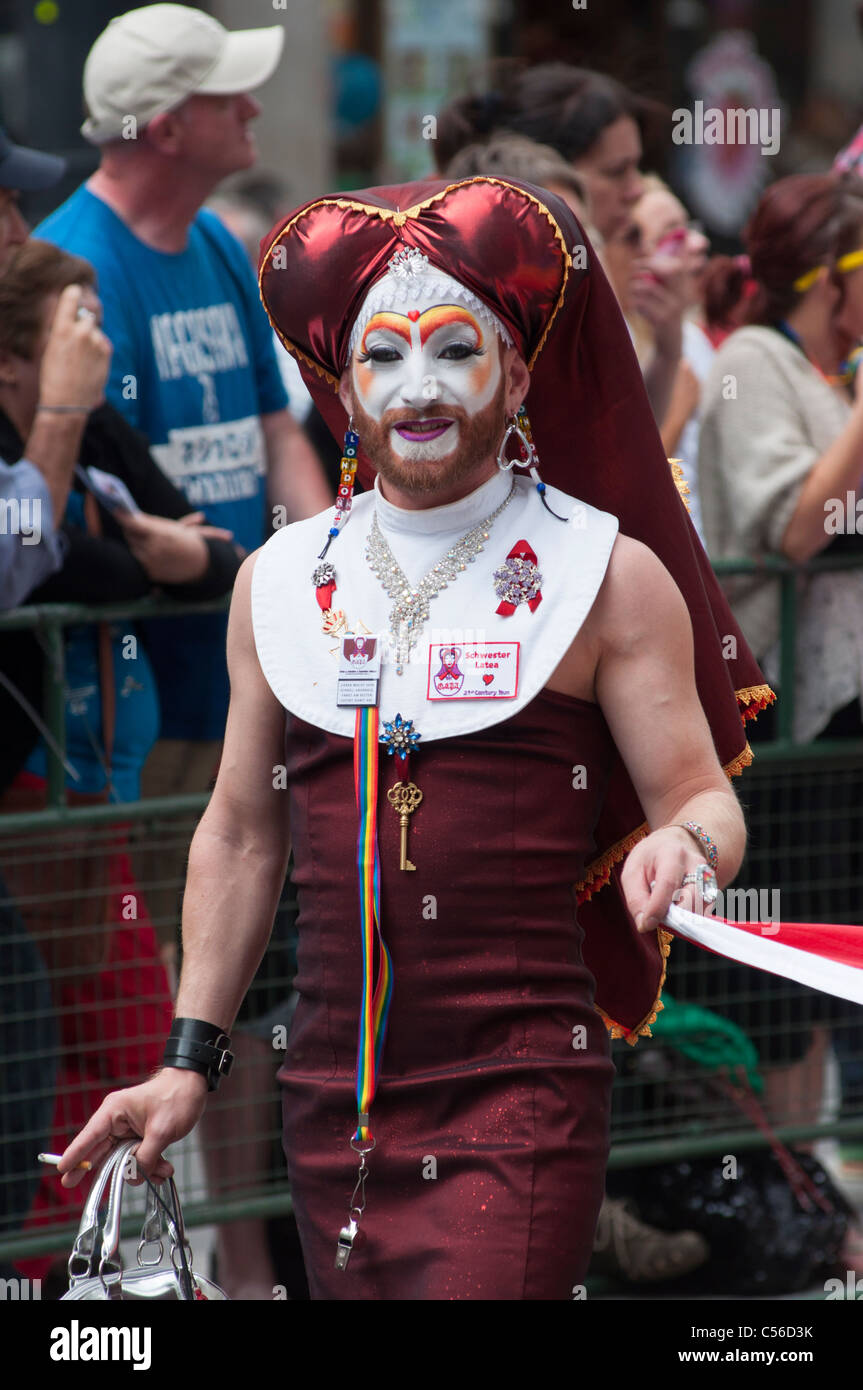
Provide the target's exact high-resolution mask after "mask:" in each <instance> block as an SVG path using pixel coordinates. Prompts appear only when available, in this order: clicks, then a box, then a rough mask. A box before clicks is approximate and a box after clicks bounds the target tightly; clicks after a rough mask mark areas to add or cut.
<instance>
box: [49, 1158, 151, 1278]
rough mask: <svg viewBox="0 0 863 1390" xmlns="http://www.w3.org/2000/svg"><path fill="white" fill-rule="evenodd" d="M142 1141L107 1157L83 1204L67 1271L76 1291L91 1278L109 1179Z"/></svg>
mask: <svg viewBox="0 0 863 1390" xmlns="http://www.w3.org/2000/svg"><path fill="white" fill-rule="evenodd" d="M140 1142H141V1141H140V1139H127V1140H125V1141H124V1142H123V1143H122V1144H118V1145H117V1147H116V1148H114V1149H112V1150H111V1152H110V1153H109V1154H108V1155H107V1156H106V1158H105V1161H104V1163H103V1164H102V1167H101V1168H100V1169H99V1171H98V1173H97V1174H96V1176H95V1178H94V1180H93V1183H92V1186H91V1187H90V1191H89V1192H88V1193H87V1200H86V1202H85V1203H84V1210H83V1211H82V1212H81V1221H80V1224H79V1226H78V1234H77V1236H76V1237H75V1244H74V1245H73V1247H72V1253H71V1255H70V1256H69V1260H68V1263H67V1266H66V1267H67V1270H68V1273H69V1288H70V1289H74V1288H75V1286H76V1284H80V1283H82V1282H83V1281H84V1280H85V1279H89V1278H91V1277H92V1274H91V1266H92V1263H93V1255H94V1252H95V1248H96V1236H97V1234H98V1232H99V1208H100V1206H101V1204H102V1198H103V1196H104V1193H105V1188H106V1187H107V1185H108V1180H109V1179H110V1178H111V1176H112V1175H113V1173H114V1170H115V1169H116V1167H117V1165H118V1164H120V1163H122V1164H125V1162H126V1159H127V1158H128V1156H129V1154H130V1153H131V1151H132V1149H134V1148H135V1147H136V1145H138V1144H140ZM76 1261H83V1264H84V1268H83V1269H81V1268H80V1267H79V1268H78V1270H77V1271H76V1269H75V1267H74V1266H75V1262H76Z"/></svg>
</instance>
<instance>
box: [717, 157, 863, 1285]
mask: <svg viewBox="0 0 863 1390" xmlns="http://www.w3.org/2000/svg"><path fill="white" fill-rule="evenodd" d="M744 240H745V246H746V251H747V253H748V266H747V264H746V263H745V262H741V261H740V260H738V261H731V260H729V261H728V263H727V271H726V273H727V276H728V277H729V278H730V279H731V278H733V281H734V285H733V286H730V288H734V286H736V291H737V294H738V296H739V299H740V303H741V304H742V305H743V312H744V317H745V326H744V327H742V328H738V329H737V330H736V331H734V332H732V333H731V334H730V336H729V337H727V338H726V339H725V340H724V342H723V343H722V344H721V346H720V348H719V350H718V352H717V354H716V357H715V359H714V363H713V367H712V369H711V372H710V375H709V377H708V380H707V382H706V384H705V387H704V391H703V402H702V416H701V434H700V443H699V456H698V470H699V484H700V491H701V504H702V510H703V521H704V532H705V537H706V540H707V548H708V553H709V554H710V557H711V559H716V558H721V557H741V556H742V557H748V558H751V559H753V560H761V559H763V557H764V556H765V555H767V554H769V553H771V552H772V553H779V554H781V555H784V556H785V557H787V558H788V559H789V560H791V561H793V562H794V563H795V564H799V565H802V564H804V563H805V562H807V561H809V560H811V559H812V558H813V557H815V556H817V555H819V554H821V553H824V552H826V551H828V550H829V551H831V552H837V551H852V550H856V551H859V552H860V561H861V564H860V565H858V566H857V567H855V568H850V569H835V570H828V571H822V572H820V573H815V574H812V573H806V572H805V571H801V572H799V573H798V576H797V622H796V629H795V674H794V681H793V701H794V720H793V737H794V740H795V742H798V743H809V742H811V741H813V740H814V741H816V742H817V741H819V740H825V739H829V740H837V739H840V740H844V739H853V740H857V739H863V720H861V692H863V373H857V374H856V375H855V372H854V363H855V360H856V354H855V349H856V347H857V344H858V343H859V342H860V341H861V339H863V181H860V180H859V179H856V178H853V177H847V178H843V177H842V176H840V175H837V174H835V173H832V174H799V175H794V176H792V177H790V178H786V179H781V180H779V181H778V182H777V183H774V184H773V185H771V187H770V188H769V189H768V190H767V191H766V192H765V193H764V195H763V196H762V198H761V201H760V202H759V204H758V207H757V208H756V210H755V212H754V214H753V216H752V218H751V219H750V221H749V223H748V225H747V227H746V229H745V233H744ZM726 298H727V296H726ZM732 298H733V296H732ZM858 498H859V499H861V500H860V501H859V502H858ZM858 507H859V511H858ZM724 587H725V588H726V592H727V593H728V596H729V598H730V599H731V602H732V607H733V609H734V613H735V616H736V618H737V620H738V622H739V623H740V626H741V628H742V629H743V632H744V634H745V636H746V638H747V640H748V641H749V644H750V646H751V647H752V650H753V652H754V653H755V656H756V658H757V659H758V661H759V664H760V665H761V666H762V668H763V670H764V672H765V674H766V677H767V679H768V680H769V682H770V684H771V685H772V686H773V687H774V689H776V690H777V692H778V694H779V704H780V706H781V702H782V698H783V697H785V698H786V699H787V698H788V697H789V696H790V694H791V693H792V692H790V691H788V689H787V688H786V686H785V685H783V682H782V681H781V679H780V669H779V631H780V591H779V585H778V583H777V580H776V578H771V577H769V576H768V575H767V574H766V573H765V572H764V571H763V570H762V572H761V573H760V574H755V575H747V576H737V577H733V578H731V577H729V578H728V579H726V580H725V581H724ZM762 714H763V716H764V717H763V718H759V720H758V727H757V730H756V729H755V728H754V726H750V727H751V729H752V732H751V733H750V737H751V739H752V741H753V743H756V742H757V741H762V740H763V739H765V738H775V737H776V731H777V723H776V713H775V711H774V710H773V709H771V710H765V711H763V712H762ZM843 763H847V765H843ZM797 766H798V768H799V769H800V770H792V771H789V773H788V774H787V778H786V777H783V779H780V780H782V781H783V783H784V785H783V787H782V788H781V789H780V788H778V787H777V785H776V782H777V779H775V778H774V779H771V780H772V785H770V786H768V785H767V784H766V783H764V782H762V781H753V782H752V784H751V785H750V788H749V798H748V800H749V807H750V815H749V822H750V825H751V827H752V851H751V858H752V863H751V864H750V865H748V866H747V865H744V869H743V871H742V872H743V873H744V874H747V873H748V875H749V876H748V877H747V878H746V880H745V881H746V883H747V886H749V885H753V886H756V887H758V886H759V882H760V881H763V882H764V885H765V887H773V888H777V887H781V892H782V914H783V918H784V919H785V920H789V921H801V922H807V921H810V922H811V921H821V922H843V921H854V922H856V921H859V920H860V917H859V911H860V907H859V898H860V889H861V886H863V801H861V797H860V788H859V773H856V774H855V764H854V762H853V761H847V760H843V759H839V760H838V762H837V763H836V764H835V769H836V770H835V772H833V773H832V774H831V773H830V772H829V770H828V767H827V766H826V765H819V766H818V767H816V766H815V764H814V763H813V762H810V763H809V764H808V765H804V764H802V763H801V764H798V765H797ZM804 769H805V770H804ZM754 980H755V975H754V973H753V981H754ZM769 980H770V977H768V976H764V975H761V976H759V977H758V981H757V983H756V989H757V990H758V999H757V1001H756V1002H755V1003H754V1004H753V1006H752V1009H751V1019H750V1023H751V1026H752V1027H754V1028H756V1029H757V1030H758V1036H757V1037H756V1038H755V1041H756V1043H757V1045H758V1047H759V1049H760V1050H761V1052H762V1060H763V1061H767V1062H771V1061H772V1062H776V1063H782V1064H784V1065H782V1066H779V1067H777V1068H774V1072H773V1076H772V1078H768V1100H769V1099H770V1096H771V1093H772V1094H773V1096H774V1098H776V1097H778V1094H779V1086H780V1083H781V1085H782V1088H783V1089H784V1091H785V1094H786V1096H787V1098H788V1099H787V1101H785V1102H784V1103H782V1104H781V1105H780V1104H779V1102H778V1100H777V1108H776V1118H777V1119H778V1120H779V1121H780V1122H782V1121H785V1122H788V1123H795V1122H797V1123H806V1122H809V1121H810V1120H817V1119H818V1114H817V1109H818V1101H819V1099H820V1094H821V1080H820V1078H821V1075H822V1073H823V1056H822V1057H821V1058H820V1060H818V1059H817V1058H815V1053H816V1051H817V1042H818V1035H817V1034H816V1035H815V1039H816V1048H814V1049H812V1051H811V1053H810V1061H813V1059H815V1060H814V1062H813V1065H814V1067H815V1071H813V1072H811V1073H810V1076H809V1079H808V1080H807V1079H806V1078H805V1077H804V1076H803V1072H802V1068H803V1067H804V1066H805V1065H806V1064H805V1062H804V1061H803V1060H802V1059H803V1055H804V1053H805V1052H806V1050H807V1048H808V1047H809V1043H810V1040H811V1036H812V1035H811V1032H810V1027H811V1025H813V1024H816V1023H818V1022H821V1023H825V1022H829V1023H831V1024H832V1025H833V1043H834V1046H835V1048H836V1051H837V1054H838V1056H839V1060H840V1067H841V1079H842V1101H843V1110H844V1112H845V1113H846V1114H850V1113H852V1112H854V1111H855V1107H856V1109H857V1111H859V1106H860V1105H861V1104H863V1028H861V1025H860V1022H859V1019H857V1018H856V1017H852V1015H856V1014H859V1012H860V1011H859V1010H855V1009H853V1006H849V1005H847V1004H844V1005H840V1004H839V1003H838V1001H835V1000H831V999H830V997H829V996H827V995H812V994H811V993H810V992H809V991H805V990H799V991H795V992H794V994H793V998H792V995H791V994H790V992H789V990H788V989H787V988H785V990H784V991H783V992H782V994H781V997H780V995H779V994H777V993H776V992H775V990H770V988H769V985H768V982H769ZM747 988H748V985H747ZM763 989H766V990H768V991H769V994H770V998H769V999H768V998H767V997H766V996H765V995H764V994H762V993H761V991H762V990H763ZM790 1023H792V1024H793V1027H792V1028H789V1024H790ZM744 1026H747V1024H746V1023H745V1022H744ZM825 1040H826V1038H825V1035H824V1034H823V1031H822V1043H823V1042H824V1041H825ZM795 1060H796V1061H799V1062H800V1070H799V1071H798V1069H797V1068H794V1067H790V1068H789V1067H788V1065H787V1063H788V1062H790V1061H795ZM778 1073H784V1076H780V1075H779V1074H778ZM795 1073H796V1075H795ZM771 1081H772V1084H771ZM794 1090H796V1091H797V1092H798V1094H797V1096H796V1098H795V1097H793V1091H794ZM793 1098H794V1099H796V1100H797V1102H798V1103H799V1101H800V1099H801V1098H802V1099H804V1101H805V1102H806V1103H807V1104H808V1109H809V1113H808V1114H801V1113H800V1112H799V1111H798V1112H797V1113H791V1110H790V1104H791V1100H792V1099H793ZM782 1112H784V1113H782ZM840 1114H842V1112H840ZM856 1256H857V1258H858V1260H860V1261H863V1243H861V1246H860V1248H858V1250H857V1252H856ZM858 1267H861V1266H860V1265H858Z"/></svg>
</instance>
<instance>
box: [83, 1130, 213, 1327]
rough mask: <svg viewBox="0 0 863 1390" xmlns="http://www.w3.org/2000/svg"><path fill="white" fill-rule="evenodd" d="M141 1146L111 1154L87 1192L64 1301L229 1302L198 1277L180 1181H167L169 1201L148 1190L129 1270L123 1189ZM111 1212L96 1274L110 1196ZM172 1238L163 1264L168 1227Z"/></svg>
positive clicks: (134, 1143) (131, 1142)
mask: <svg viewBox="0 0 863 1390" xmlns="http://www.w3.org/2000/svg"><path fill="white" fill-rule="evenodd" d="M139 1143H140V1140H139V1139H128V1140H126V1141H125V1142H124V1143H122V1144H118V1146H117V1147H116V1148H115V1149H113V1150H112V1151H111V1153H110V1154H109V1155H108V1157H107V1158H106V1159H105V1162H104V1163H103V1164H102V1167H101V1168H100V1169H99V1171H98V1173H97V1174H96V1177H95V1179H94V1181H93V1185H92V1187H91V1188H90V1191H89V1193H88V1194H87V1200H86V1202H85V1203H84V1210H83V1212H82V1213H81V1224H80V1226H79V1227H78V1235H77V1237H76V1239H75V1244H74V1246H73V1248H72V1254H71V1255H70V1256H69V1265H68V1268H69V1289H68V1291H67V1292H66V1293H64V1294H63V1295H62V1298H64V1299H67V1298H68V1299H99V1300H103V1301H104V1300H112V1299H127V1300H159V1301H164V1300H170V1301H173V1300H175V1299H179V1300H181V1301H184V1302H192V1301H195V1300H197V1299H212V1298H216V1299H227V1297H228V1295H227V1294H226V1293H225V1292H224V1291H223V1290H222V1289H220V1288H219V1287H218V1285H217V1284H214V1283H213V1281H212V1280H211V1279H205V1278H203V1277H202V1276H201V1275H200V1274H195V1273H194V1271H193V1269H192V1251H191V1248H190V1246H189V1242H188V1241H187V1239H186V1233H185V1230H184V1228H183V1214H182V1212H181V1210H180V1199H179V1197H178V1195H177V1188H176V1186H175V1184H174V1179H173V1178H169V1179H168V1181H167V1183H163V1184H162V1187H163V1189H167V1198H168V1200H167V1202H165V1201H164V1200H162V1199H161V1198H160V1196H159V1193H158V1190H157V1187H156V1185H155V1184H154V1183H151V1184H150V1185H149V1188H148V1198H147V1210H146V1214H145V1216H144V1224H143V1226H142V1228H141V1239H140V1241H139V1242H138V1267H137V1269H129V1270H126V1269H124V1268H123V1262H122V1257H121V1255H120V1215H121V1211H122V1206H123V1188H124V1186H125V1183H126V1166H127V1159H128V1157H129V1155H130V1153H131V1152H132V1150H133V1149H134V1148H135V1147H136V1146H137V1145H138V1144H139ZM106 1190H107V1192H108V1209H107V1211H106V1213H105V1220H104V1223H103V1225H102V1246H101V1253H100V1257H99V1265H98V1269H97V1270H96V1271H95V1273H94V1272H93V1264H94V1260H95V1258H96V1249H97V1242H98V1238H99V1209H100V1207H101V1204H102V1199H103V1197H104V1195H105V1192H106ZM166 1227H167V1232H168V1234H169V1235H170V1238H171V1263H170V1265H165V1266H163V1265H162V1260H163V1258H164V1254H165V1240H164V1237H165V1229H166ZM148 1247H152V1248H154V1249H155V1251H156V1253H155V1258H154V1257H153V1256H150V1257H149V1258H145V1252H146V1250H147V1248H148Z"/></svg>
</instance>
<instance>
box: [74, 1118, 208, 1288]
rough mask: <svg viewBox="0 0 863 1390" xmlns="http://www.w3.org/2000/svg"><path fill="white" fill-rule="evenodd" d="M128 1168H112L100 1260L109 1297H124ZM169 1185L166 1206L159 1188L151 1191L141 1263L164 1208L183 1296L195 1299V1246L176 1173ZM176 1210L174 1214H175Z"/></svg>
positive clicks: (118, 1166)
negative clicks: (189, 1237)
mask: <svg viewBox="0 0 863 1390" xmlns="http://www.w3.org/2000/svg"><path fill="white" fill-rule="evenodd" d="M133 1142H134V1143H137V1142H138V1141H137V1140H134V1141H133ZM125 1168H126V1164H125V1162H117V1163H115V1164H114V1166H113V1168H112V1172H111V1188H110V1191H109V1194H108V1211H107V1213H106V1215H105V1225H104V1228H103V1232H102V1251H101V1258H100V1260H99V1270H98V1274H99V1278H100V1280H101V1282H102V1287H103V1288H104V1289H105V1292H106V1293H107V1295H108V1298H109V1299H110V1298H119V1297H120V1286H121V1284H122V1280H123V1274H124V1269H123V1261H122V1258H121V1256H120V1218H121V1216H122V1211H123V1189H124V1187H125V1184H126V1172H125ZM167 1186H168V1191H169V1195H170V1206H169V1207H168V1206H167V1204H166V1208H162V1207H161V1206H160V1203H159V1201H158V1198H157V1197H156V1195H155V1191H151V1193H150V1198H149V1200H148V1203H147V1214H146V1216H145V1218H144V1224H143V1227H142V1230H141V1243H140V1244H139V1246H138V1254H139V1263H140V1253H141V1249H142V1245H143V1244H144V1243H145V1242H146V1243H152V1230H153V1222H154V1217H155V1216H157V1215H158V1213H159V1211H160V1210H164V1211H165V1219H166V1221H167V1225H168V1230H169V1232H170V1235H171V1263H172V1264H173V1266H174V1269H175V1270H176V1272H177V1274H178V1275H179V1276H180V1279H179V1283H180V1291H181V1294H182V1296H183V1298H184V1299H187V1300H190V1301H191V1300H193V1299H194V1297H195V1295H194V1284H193V1283H192V1271H191V1265H192V1258H191V1250H190V1249H189V1245H188V1242H187V1240H186V1235H185V1230H184V1227H183V1215H182V1211H181V1208H180V1198H179V1194H178V1192H177V1187H176V1184H175V1182H174V1179H173V1177H171V1178H168V1180H167ZM172 1210H173V1213H174V1215H172V1214H171V1211H172ZM181 1247H182V1249H183V1255H184V1256H185V1257H186V1258H185V1259H181V1262H180V1264H179V1265H178V1264H177V1254H178V1252H179V1251H180V1249H181ZM185 1275H188V1279H186V1278H185V1277H184V1276H185Z"/></svg>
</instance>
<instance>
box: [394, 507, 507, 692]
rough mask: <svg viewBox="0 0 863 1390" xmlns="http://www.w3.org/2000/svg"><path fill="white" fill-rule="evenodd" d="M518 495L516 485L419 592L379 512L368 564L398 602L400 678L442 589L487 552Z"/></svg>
mask: <svg viewBox="0 0 863 1390" xmlns="http://www.w3.org/2000/svg"><path fill="white" fill-rule="evenodd" d="M514 492H515V483H513V485H512V487H511V488H510V491H509V495H508V496H507V497H506V498H505V500H504V501H503V502H501V504H500V506H499V507H496V508H495V510H494V511H493V512H492V513H491V515H490V516H487V517H486V519H485V521H481V522H480V523H479V525H478V526H474V528H473V530H471V531H468V533H467V535H465V536H462V538H461V540H460V541H456V543H455V545H454V546H453V547H452V549H451V550H448V551H447V552H446V554H445V555H444V556H442V557H441V559H440V560H438V562H437V564H436V565H433V566H432V568H431V569H430V570H429V572H428V574H427V575H426V576H425V578H424V579H422V580H420V582H419V584H418V585H417V587H416V588H413V587H412V586H411V584H410V581H409V580H408V579H407V577H406V576H405V573H404V571H403V569H402V567H401V565H400V564H399V562H398V560H397V559H396V558H395V556H394V555H393V552H392V551H391V550H390V547H389V544H388V543H387V540H386V537H385V536H384V534H383V532H382V531H381V529H380V526H379V525H378V514H377V512H375V514H374V516H373V518H372V524H371V529H370V531H369V536H368V540H367V542H366V563H367V564H368V567H369V569H370V570H371V571H372V574H376V575H377V577H378V579H379V580H380V581H381V583H382V585H383V586H384V589H385V590H386V592H387V594H388V595H389V597H390V598H392V599H395V603H394V605H393V607H392V610H391V611H390V635H391V637H392V639H393V644H394V647H395V658H396V675H397V676H400V675H402V674H403V672H404V663H405V662H406V661H409V660H410V654H411V652H412V651H413V649H414V647H415V646H416V644H417V642H418V641H419V638H420V633H421V632H422V629H423V626H424V624H425V623H426V621H427V620H428V616H429V604H430V603H431V600H432V599H433V598H437V596H438V594H439V593H440V591H441V589H445V588H446V587H447V585H448V584H449V583H450V581H451V580H453V579H458V576H459V574H460V573H461V571H462V570H465V569H467V567H468V565H469V564H471V562H472V561H473V560H475V559H476V557H477V555H478V554H479V553H480V551H481V550H482V549H483V541H487V540H488V537H489V527H490V526H491V525H492V523H493V522H494V521H495V519H496V518H497V517H499V516H500V514H501V512H502V511H503V509H504V507H508V506H509V504H510V502H511V501H512V498H513V494H514Z"/></svg>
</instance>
